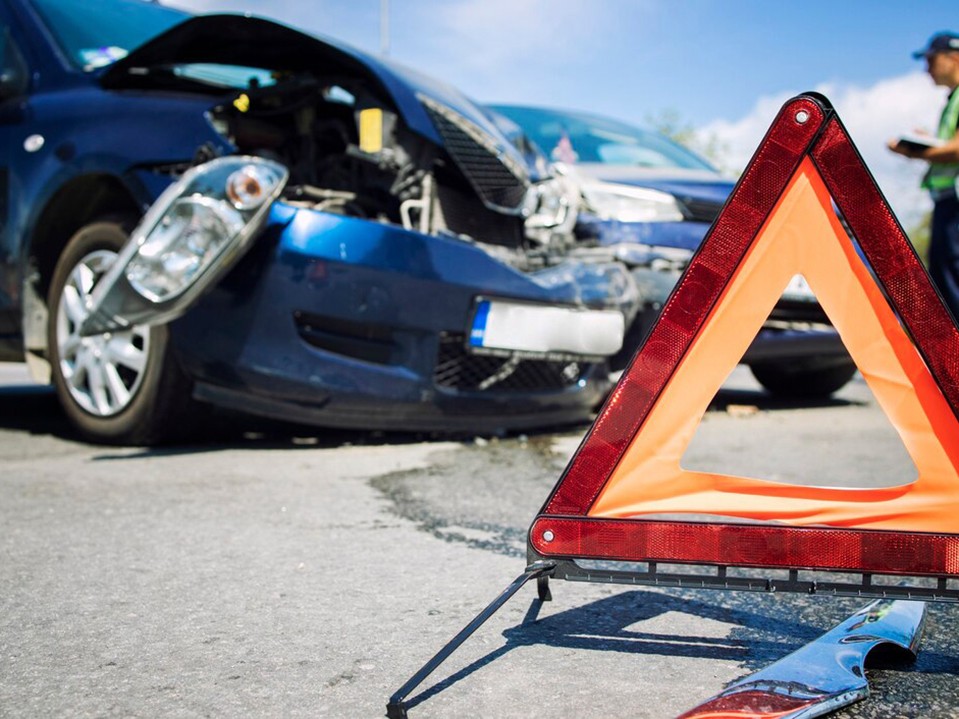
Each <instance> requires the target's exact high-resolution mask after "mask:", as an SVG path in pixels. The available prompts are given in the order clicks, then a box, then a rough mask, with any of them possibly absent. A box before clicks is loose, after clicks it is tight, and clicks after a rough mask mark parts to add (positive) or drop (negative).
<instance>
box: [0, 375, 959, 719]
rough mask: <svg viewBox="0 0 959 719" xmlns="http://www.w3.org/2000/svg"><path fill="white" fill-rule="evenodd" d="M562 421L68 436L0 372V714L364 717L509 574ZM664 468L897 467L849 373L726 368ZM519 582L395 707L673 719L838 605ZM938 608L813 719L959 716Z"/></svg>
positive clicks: (551, 478)
mask: <svg viewBox="0 0 959 719" xmlns="http://www.w3.org/2000/svg"><path fill="white" fill-rule="evenodd" d="M585 429H586V428H585V427H579V428H575V429H573V430H565V431H562V432H557V433H542V434H531V435H529V436H514V437H506V438H498V439H497V438H476V439H471V440H468V441H456V442H454V441H435V440H434V441H430V440H429V439H428V438H424V437H420V436H403V435H383V434H371V433H360V432H318V431H316V430H309V429H302V428H299V429H298V428H290V427H283V426H277V425H260V424H248V425H243V426H241V427H240V428H239V429H238V430H234V431H233V433H232V434H230V435H229V436H228V439H226V440H223V439H221V440H219V441H216V442H212V441H208V442H205V443H198V444H195V445H191V446H186V447H173V448H165V449H162V450H144V449H136V448H113V447H98V446H91V445H86V444H83V443H81V442H79V441H77V440H76V438H75V437H74V436H73V435H72V433H71V432H70V430H69V428H68V427H67V425H66V424H65V422H64V420H63V417H62V415H61V414H60V412H59V410H58V408H57V405H56V403H55V401H54V398H53V397H52V396H51V395H50V393H49V392H46V391H44V390H42V389H39V388H35V387H32V386H29V385H26V384H23V380H22V373H21V371H20V370H19V369H18V368H11V367H8V366H6V367H0V462H2V466H3V472H2V473H0V528H2V531H0V717H4V718H7V717H11V718H12V717H235V716H249V717H300V716H303V717H305V716H310V717H377V716H382V715H383V712H384V707H385V703H386V700H387V698H388V697H389V696H390V694H392V692H393V691H395V690H396V689H397V688H398V687H399V686H400V685H401V684H402V683H403V682H404V681H405V680H406V679H407V678H408V677H409V676H410V675H411V674H412V673H413V672H414V671H415V670H416V669H418V668H419V666H420V665H421V664H422V663H423V662H424V661H425V660H426V659H427V658H428V657H429V656H430V655H432V654H433V653H434V652H435V651H436V650H438V649H439V648H440V646H442V644H443V643H444V642H445V641H446V640H447V639H449V638H450V637H451V636H452V635H453V634H454V633H455V632H456V631H458V630H459V629H460V628H461V627H462V626H463V625H464V624H465V623H466V622H467V621H469V620H470V619H471V618H472V617H473V616H474V615H475V614H476V613H477V612H478V611H479V610H480V609H481V608H482V607H483V606H484V605H485V604H486V603H487V602H489V601H490V600H491V599H492V598H493V597H494V596H495V595H496V594H497V593H498V592H499V591H500V590H501V589H502V588H503V587H505V586H506V585H507V584H508V583H509V581H510V580H512V579H513V578H514V577H515V576H517V575H518V574H519V573H520V572H521V571H522V569H523V566H524V554H523V548H524V535H525V530H526V527H527V526H528V525H529V522H530V521H531V519H532V518H533V515H534V514H535V513H536V511H537V510H538V508H539V506H540V505H541V504H542V502H543V500H544V499H545V498H546V495H547V494H548V492H549V490H550V488H551V487H552V485H553V484H554V483H555V481H556V479H557V478H558V476H559V473H560V472H561V470H562V468H563V466H564V464H565V462H566V460H567V458H568V456H569V455H570V454H571V453H572V452H573V450H574V449H575V448H576V446H577V444H578V442H579V440H580V438H581V436H582V434H583V433H584V431H585ZM684 462H686V464H687V466H691V467H697V466H700V465H701V466H703V467H704V468H710V469H714V470H718V471H731V472H737V473H747V474H754V475H755V474H757V473H758V474H759V476H766V477H773V478H779V479H782V480H783V481H797V482H816V483H824V484H826V483H828V484H846V485H857V484H858V485H866V484H877V483H878V484H881V483H886V482H888V483H898V482H900V481H902V480H903V479H908V478H910V477H912V476H915V469H914V467H913V466H912V464H911V461H910V460H909V458H908V456H907V455H906V454H905V452H904V450H903V449H902V447H901V444H900V443H899V439H898V437H897V436H896V434H895V432H894V431H893V430H892V428H891V427H890V426H889V424H888V422H887V421H886V420H885V417H884V415H883V414H882V412H881V411H879V410H878V409H877V408H876V406H875V405H874V404H873V402H872V399H871V395H870V394H869V392H868V389H867V388H866V387H865V384H864V383H862V382H861V381H856V382H854V383H852V384H851V385H850V386H849V387H847V388H846V389H844V390H843V391H842V392H841V393H840V394H839V395H838V396H837V398H836V399H835V400H834V401H831V402H828V403H824V404H822V405H820V406H797V405H789V404H783V403H776V402H772V401H770V400H769V399H768V398H766V396H765V395H763V394H762V393H761V392H759V391H758V389H757V387H756V385H755V384H754V383H753V382H752V381H751V379H750V378H749V377H748V376H747V375H746V374H745V373H744V372H743V371H741V370H738V371H737V372H736V373H734V376H733V378H732V379H731V381H730V382H729V383H727V386H726V389H724V390H723V391H722V392H721V393H720V395H719V396H718V397H717V399H716V401H715V402H714V405H713V408H712V409H711V410H710V411H709V412H708V413H707V416H706V418H705V420H704V422H703V424H702V426H701V428H700V432H699V434H697V437H696V439H695V440H694V442H693V445H692V447H691V448H690V451H689V452H688V453H687V455H686V457H685V459H684ZM552 588H553V597H554V601H553V602H550V603H546V604H544V605H542V607H540V606H539V604H538V602H535V601H534V596H535V590H534V589H533V588H531V587H528V588H526V589H524V590H522V592H521V593H520V594H519V595H518V596H517V597H516V598H515V599H514V600H513V601H512V602H510V603H509V604H507V606H506V607H505V609H504V610H503V611H502V612H501V613H500V614H498V615H497V616H496V617H494V618H493V619H492V620H491V621H490V622H489V624H488V625H486V626H485V627H483V628H482V629H481V630H480V631H479V632H478V633H477V634H476V635H475V636H474V638H473V639H471V640H470V641H469V642H468V643H467V644H466V645H465V646H464V647H463V649H462V650H461V651H460V652H458V653H457V654H455V655H454V656H453V658H452V659H451V660H450V661H449V662H447V664H445V665H444V666H443V667H441V668H440V670H439V671H438V672H437V673H436V675H435V676H434V677H431V678H430V679H429V680H428V681H427V682H426V683H425V684H424V685H423V686H422V687H421V689H420V690H418V692H416V693H414V695H413V697H412V698H413V703H414V706H413V708H412V709H411V710H410V716H411V717H424V718H425V717H466V716H469V717H524V718H525V717H529V716H533V715H541V716H549V717H627V716H628V717H670V716H676V715H677V714H679V713H681V712H682V711H684V710H686V709H688V708H690V707H691V706H693V705H695V704H696V703H698V702H699V701H702V700H704V699H706V698H707V697H709V696H710V695H712V694H714V693H716V692H718V691H720V690H721V689H722V688H723V686H724V685H725V684H726V683H728V682H730V681H731V680H733V679H736V678H737V677H740V676H743V675H744V674H747V673H748V672H751V671H755V670H757V669H759V668H761V667H763V666H766V665H768V664H769V663H771V662H773V661H775V660H776V659H778V658H780V657H782V656H784V655H785V654H787V653H789V652H790V651H793V650H795V649H797V648H799V647H800V646H802V645H803V644H804V643H806V642H808V641H810V640H812V639H814V638H815V637H816V636H818V635H819V634H820V633H822V632H823V631H825V630H827V629H829V628H830V627H831V626H833V625H834V624H835V623H837V622H839V621H840V620H841V619H843V618H844V617H845V616H846V615H848V614H849V613H851V612H852V611H854V610H855V609H857V608H858V607H859V606H862V604H863V603H864V602H863V601H861V600H852V599H835V598H828V597H820V596H813V597H808V596H799V595H782V594H776V595H768V594H752V593H742V592H712V591H705V590H702V591H657V590H652V589H638V588H625V587H614V586H596V585H584V584H572V583H563V582H554V583H553V587H552ZM956 611H957V609H956V608H953V607H951V606H946V605H936V606H931V607H930V609H929V612H928V619H927V623H926V630H925V635H924V639H923V643H922V650H921V652H920V655H919V658H918V660H917V661H916V662H915V663H901V662H892V663H887V664H885V665H884V666H882V667H880V668H876V669H873V670H870V672H869V678H870V681H871V684H872V689H873V695H872V696H871V697H870V698H869V699H867V700H866V701H864V702H862V703H860V704H858V705H856V706H855V707H854V708H851V709H847V710H843V711H841V712H838V713H837V714H835V716H837V717H950V716H959V687H957V683H956V681H955V674H956V672H957V670H959V644H957V630H956V628H955V627H956V625H957V623H956V622H955V621H954V619H955V616H956V614H955V612H956Z"/></svg>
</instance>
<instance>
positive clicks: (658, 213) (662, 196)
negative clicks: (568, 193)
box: [582, 182, 683, 222]
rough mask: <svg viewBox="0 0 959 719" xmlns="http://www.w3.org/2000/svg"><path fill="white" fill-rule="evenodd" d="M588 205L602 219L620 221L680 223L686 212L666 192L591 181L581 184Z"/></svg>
mask: <svg viewBox="0 0 959 719" xmlns="http://www.w3.org/2000/svg"><path fill="white" fill-rule="evenodd" d="M582 191H583V197H584V198H585V199H586V204H587V205H588V206H589V207H590V209H592V211H593V212H594V213H596V215H597V216H598V217H599V218H600V219H603V220H618V221H619V222H680V221H681V220H682V219H683V213H682V212H681V211H680V209H679V204H678V203H677V202H676V199H675V198H674V197H673V196H672V195H670V194H669V193H667V192H660V191H659V190H650V189H646V188H644V187H630V186H628V185H619V184H613V183H611V182H590V183H583V185H582Z"/></svg>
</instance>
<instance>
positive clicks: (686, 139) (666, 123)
mask: <svg viewBox="0 0 959 719" xmlns="http://www.w3.org/2000/svg"><path fill="white" fill-rule="evenodd" d="M645 122H646V126H647V127H649V128H650V129H652V130H656V131H657V132H660V133H662V134H663V135H666V137H668V138H670V139H671V140H673V141H674V142H678V143H679V144H680V145H683V146H684V147H688V148H689V149H690V150H692V151H693V152H697V153H699V154H700V155H702V156H703V157H705V158H706V159H707V160H709V162H710V163H712V164H713V165H715V166H716V167H717V168H719V169H720V170H722V171H724V172H729V171H730V168H729V167H727V165H726V156H727V155H728V154H729V147H728V145H726V143H724V142H723V141H721V140H720V139H719V137H718V136H717V135H716V134H715V133H712V134H710V135H706V136H704V135H702V134H701V133H699V132H697V131H696V128H695V127H694V126H693V125H692V124H691V123H689V122H686V121H685V120H683V119H682V118H681V117H680V115H679V112H678V111H677V110H675V109H672V108H666V109H664V110H659V111H658V112H654V113H647V115H646V120H645ZM732 174H734V175H738V174H739V171H737V172H733V173H732Z"/></svg>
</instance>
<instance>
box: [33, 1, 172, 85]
mask: <svg viewBox="0 0 959 719" xmlns="http://www.w3.org/2000/svg"><path fill="white" fill-rule="evenodd" d="M33 4H34V6H35V7H36V9H37V12H39V13H40V15H41V16H42V17H43V19H44V21H45V22H46V25H47V27H48V28H49V29H50V32H51V33H52V34H53V35H54V37H55V38H56V40H57V42H58V43H59V44H60V47H61V49H62V50H63V52H64V54H65V55H66V57H67V59H68V60H69V61H70V63H71V64H72V65H73V66H74V67H77V68H79V69H80V70H84V71H86V72H89V71H91V70H95V69H96V68H98V67H103V66H104V65H109V64H110V63H112V62H115V61H117V60H119V59H120V58H122V57H125V56H126V55H127V53H129V52H130V50H133V49H134V48H136V47H139V46H140V45H142V44H143V43H145V42H146V41H147V40H150V39H151V38H154V37H156V36H157V35H159V34H161V33H163V32H165V31H166V30H169V29H170V28H171V27H173V26H174V25H177V24H179V23H181V22H183V21H184V20H186V19H187V18H189V17H190V16H189V15H188V14H186V13H184V12H181V11H179V10H173V9H172V8H168V7H163V6H162V5H158V4H157V3H155V2H147V0H109V2H105V1H104V0H97V1H96V2H95V3H92V2H91V1H90V0H33Z"/></svg>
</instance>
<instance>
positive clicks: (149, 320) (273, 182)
mask: <svg viewBox="0 0 959 719" xmlns="http://www.w3.org/2000/svg"><path fill="white" fill-rule="evenodd" d="M288 177H289V172H288V171H287V169H286V168H285V167H283V165H280V164H279V163H276V162H273V161H271V160H265V159H263V158H260V157H234V156H231V157H221V158H218V159H216V160H212V161H210V162H207V163H204V164H203V165H198V166H196V167H194V168H191V169H190V170H188V171H187V172H186V173H185V174H184V175H183V177H181V178H180V179H179V180H178V181H177V182H175V183H173V185H171V186H170V187H169V188H168V189H167V190H166V191H165V192H164V193H163V194H162V195H160V197H159V199H158V200H157V201H156V202H155V203H154V205H153V206H152V207H151V208H150V209H149V211H148V212H147V213H146V215H145V216H144V217H143V220H142V221H141V222H140V224H139V225H137V227H136V228H135V229H134V230H133V233H132V234H131V235H130V240H129V241H128V242H127V244H126V245H125V246H124V247H123V249H122V250H121V251H120V254H119V255H118V257H117V260H116V262H115V263H114V264H113V266H112V267H111V268H110V270H109V271H108V272H107V273H106V274H105V275H104V276H103V278H102V279H101V280H100V282H98V283H97V286H96V287H95V288H94V290H93V293H92V294H91V297H90V307H89V311H90V314H89V315H88V316H87V318H86V319H85V320H84V321H83V323H82V325H81V327H80V333H81V334H84V335H89V334H97V333H100V332H110V331H113V330H117V329H121V328H125V327H130V326H131V325H136V324H159V323H162V322H169V321H170V320H172V319H175V318H176V317H179V316H180V315H182V314H183V313H184V312H186V311H187V309H189V308H190V307H191V306H192V305H193V303H194V302H195V301H196V299H197V298H198V297H199V296H200V295H201V294H202V293H203V291H204V290H205V289H207V288H208V287H210V286H211V285H212V284H213V283H214V282H216V281H217V280H218V279H219V278H220V277H222V276H223V274H224V273H225V272H227V271H228V270H229V269H230V268H231V267H232V266H233V265H234V264H235V263H236V261H237V260H238V259H239V258H240V257H242V256H243V254H244V253H245V252H246V250H247V249H248V248H249V247H250V245H251V244H252V241H253V238H254V237H255V236H256V233H257V232H258V231H259V230H260V229H261V228H262V226H263V224H264V222H265V221H266V217H267V214H268V213H269V210H270V205H271V204H272V202H273V200H275V199H276V198H277V197H278V196H279V194H280V192H281V191H282V190H283V187H284V185H285V184H286V180H287V178H288Z"/></svg>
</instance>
